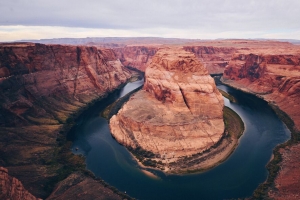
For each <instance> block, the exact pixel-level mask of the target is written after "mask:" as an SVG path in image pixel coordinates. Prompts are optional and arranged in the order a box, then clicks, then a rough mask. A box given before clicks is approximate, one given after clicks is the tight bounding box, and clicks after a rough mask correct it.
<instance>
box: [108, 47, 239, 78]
mask: <svg viewBox="0 0 300 200" xmlns="http://www.w3.org/2000/svg"><path fill="white" fill-rule="evenodd" d="M159 48H163V47H162V46H161V45H147V46H146V45H144V46H143V45H140V46H130V45H128V46H125V47H119V48H118V47H117V48H114V51H115V52H116V54H117V57H118V58H119V59H120V61H121V62H122V64H123V65H124V66H130V67H133V68H136V69H138V70H141V71H145V69H146V66H148V65H149V64H150V63H151V61H152V57H153V56H154V54H155V53H156V52H157V51H158V50H159ZM183 48H184V49H185V50H186V51H190V52H192V53H194V54H195V55H196V57H197V58H198V59H199V60H200V61H201V62H202V63H203V64H204V66H205V67H206V68H207V70H208V72H209V73H210V74H219V73H223V71H224V69H225V66H226V65H227V64H228V62H229V60H230V58H231V56H232V54H233V53H234V52H235V51H236V49H235V48H233V47H213V46H197V45H196V46H193V45H191V46H184V47H183Z"/></svg>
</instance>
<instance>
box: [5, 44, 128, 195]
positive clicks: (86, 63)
mask: <svg viewBox="0 0 300 200" xmlns="http://www.w3.org/2000/svg"><path fill="white" fill-rule="evenodd" d="M129 77H130V72H129V71H128V70H126V69H125V68H124V67H123V65H122V64H121V63H120V61H119V60H118V59H117V58H116V56H115V53H114V52H113V51H112V50H107V49H97V48H96V47H83V46H63V45H41V44H31V43H18V44H1V45H0V88H1V90H0V102H1V104H0V105H1V106H0V155H1V158H0V166H4V167H5V168H7V169H8V171H9V174H10V175H11V176H14V177H16V178H18V179H19V180H20V181H22V183H23V185H24V186H25V188H26V189H27V190H28V191H30V193H32V194H33V195H35V196H37V197H41V198H45V197H47V196H48V195H49V194H50V192H51V190H52V189H53V186H54V183H55V182H56V181H58V180H59V179H61V177H58V176H59V175H60V174H64V170H67V168H68V162H70V163H71V162H74V165H76V166H77V165H78V166H79V165H80V161H79V160H80V159H79V160H76V159H75V158H73V157H72V155H71V152H70V150H69V148H68V147H62V146H61V145H62V142H61V141H64V140H65V134H66V132H65V131H66V130H67V129H68V126H70V125H68V123H69V122H72V118H73V117H74V116H75V115H76V113H77V112H78V111H80V110H81V109H82V108H83V107H86V106H87V105H89V104H90V103H91V102H93V101H95V100H97V99H99V98H101V97H104V96H105V95H106V94H107V93H109V92H111V91H113V90H115V89H116V88H118V87H120V85H122V84H124V83H125V82H126V81H127V79H128V78H129ZM62 156H64V157H62ZM57 157H59V159H58V158H57ZM70 163H69V164H70Z"/></svg>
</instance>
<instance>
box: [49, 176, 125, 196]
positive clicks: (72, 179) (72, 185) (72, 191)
mask: <svg viewBox="0 0 300 200" xmlns="http://www.w3.org/2000/svg"><path fill="white" fill-rule="evenodd" d="M108 188H109V186H108V185H107V184H106V183H103V182H101V181H100V180H95V179H93V178H91V177H88V176H85V175H83V174H82V173H79V172H76V173H72V174H71V175H70V176H68V177H67V178H66V179H65V180H63V181H61V182H60V183H59V184H58V185H57V186H56V187H55V189H54V191H53V193H52V194H51V195H50V196H49V197H48V198H47V200H65V199H95V200H96V199H98V200H100V199H107V200H113V199H116V200H117V199H119V200H121V199H128V196H127V195H125V194H123V195H122V196H120V195H119V194H117V193H115V192H116V190H114V191H112V190H110V189H108Z"/></svg>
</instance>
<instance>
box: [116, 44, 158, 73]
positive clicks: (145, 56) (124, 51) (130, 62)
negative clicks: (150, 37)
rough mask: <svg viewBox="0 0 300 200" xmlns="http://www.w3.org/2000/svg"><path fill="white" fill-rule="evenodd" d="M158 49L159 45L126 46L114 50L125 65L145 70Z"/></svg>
mask: <svg viewBox="0 0 300 200" xmlns="http://www.w3.org/2000/svg"><path fill="white" fill-rule="evenodd" d="M158 49H159V47H158V46H125V47H122V48H114V51H115V52H116V55H117V57H118V58H119V59H120V61H121V62H122V64H123V65H124V66H128V67H132V68H135V69H138V70H140V71H143V72H144V71H145V69H146V66H148V65H149V64H150V63H151V61H152V57H153V56H154V54H155V53H156V52H157V50H158Z"/></svg>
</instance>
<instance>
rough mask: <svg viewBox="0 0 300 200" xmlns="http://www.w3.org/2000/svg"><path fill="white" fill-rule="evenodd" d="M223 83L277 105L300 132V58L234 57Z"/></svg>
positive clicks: (274, 56) (286, 56) (227, 68)
mask: <svg viewBox="0 0 300 200" xmlns="http://www.w3.org/2000/svg"><path fill="white" fill-rule="evenodd" d="M223 81H224V82H225V83H228V84H230V85H232V86H234V87H238V88H240V89H242V90H245V91H248V92H250V93H253V94H256V95H259V96H260V97H262V98H263V99H265V100H266V101H268V102H271V103H273V104H274V105H276V106H278V107H279V108H280V109H281V110H283V111H284V112H285V113H287V114H288V115H289V116H290V117H291V118H292V120H293V121H294V123H295V128H296V129H297V130H300V112H299V108H300V55H280V54H279V55H272V54H271V55H265V54H235V55H234V56H233V57H232V60H231V61H230V63H229V65H228V66H227V67H226V69H225V71H224V76H223Z"/></svg>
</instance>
